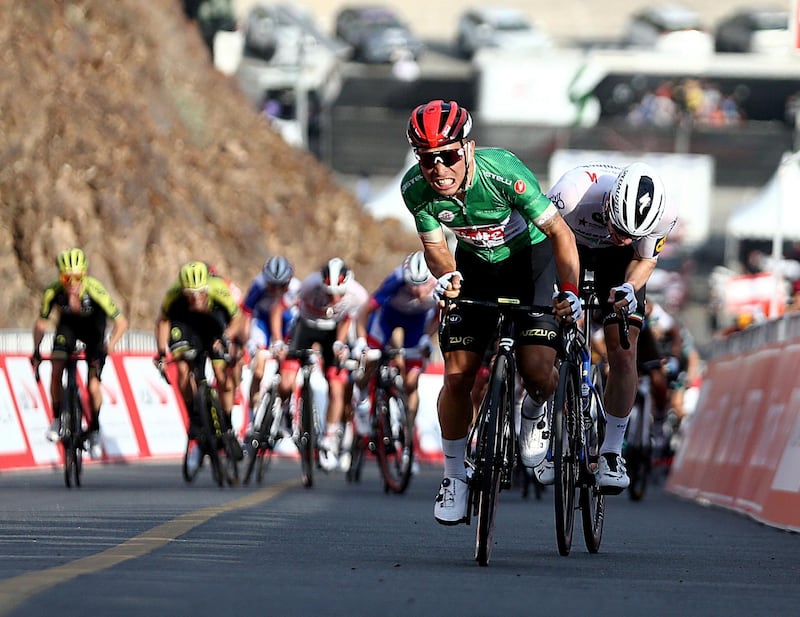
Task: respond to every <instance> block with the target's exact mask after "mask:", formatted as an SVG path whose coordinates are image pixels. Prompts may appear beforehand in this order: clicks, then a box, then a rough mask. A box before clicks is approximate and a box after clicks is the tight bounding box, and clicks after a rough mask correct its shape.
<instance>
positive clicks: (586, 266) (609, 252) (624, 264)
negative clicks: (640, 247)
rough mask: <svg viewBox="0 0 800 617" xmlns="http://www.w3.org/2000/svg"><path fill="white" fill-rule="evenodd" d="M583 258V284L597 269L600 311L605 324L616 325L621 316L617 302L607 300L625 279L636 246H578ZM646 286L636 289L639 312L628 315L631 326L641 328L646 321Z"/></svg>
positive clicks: (596, 279)
mask: <svg viewBox="0 0 800 617" xmlns="http://www.w3.org/2000/svg"><path fill="white" fill-rule="evenodd" d="M578 254H579V255H580V258H581V285H582V284H583V273H584V271H586V270H594V289H595V293H596V294H597V299H598V300H599V301H600V306H601V307H602V308H601V310H600V312H601V313H602V317H603V325H609V324H616V323H618V321H619V319H618V318H617V315H616V313H614V308H613V304H611V302H607V300H608V296H609V294H610V293H611V288H612V287H619V286H620V285H622V284H623V283H624V282H625V272H626V271H627V269H628V266H629V265H630V263H631V261H632V260H633V247H632V246H610V247H605V248H589V247H586V246H582V245H580V244H579V245H578ZM645 287H646V286H643V287H642V288H641V289H640V290H639V291H637V292H636V294H635V295H636V303H637V306H636V311H635V312H633V313H631V314H630V315H629V316H628V321H629V323H630V325H631V327H635V328H637V329H639V330H641V328H642V321H643V320H644V303H645Z"/></svg>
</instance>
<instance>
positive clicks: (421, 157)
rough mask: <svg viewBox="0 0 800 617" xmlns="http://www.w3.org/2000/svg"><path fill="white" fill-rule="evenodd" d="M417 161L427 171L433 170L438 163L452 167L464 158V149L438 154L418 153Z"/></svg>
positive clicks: (441, 151)
mask: <svg viewBox="0 0 800 617" xmlns="http://www.w3.org/2000/svg"><path fill="white" fill-rule="evenodd" d="M416 155H417V160H418V161H419V164H420V165H421V166H422V167H424V168H425V169H433V168H434V167H435V166H436V163H441V164H442V165H444V166H445V167H452V166H453V165H455V164H456V163H458V162H459V161H460V160H461V159H463V158H464V148H459V149H458V150H439V151H438V152H417V153H416Z"/></svg>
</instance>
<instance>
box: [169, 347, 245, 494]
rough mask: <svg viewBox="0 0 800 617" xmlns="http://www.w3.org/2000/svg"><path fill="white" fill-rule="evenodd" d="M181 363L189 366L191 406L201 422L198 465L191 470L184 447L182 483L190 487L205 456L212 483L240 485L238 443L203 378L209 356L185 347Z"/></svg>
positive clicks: (217, 400) (205, 379) (203, 352)
mask: <svg viewBox="0 0 800 617" xmlns="http://www.w3.org/2000/svg"><path fill="white" fill-rule="evenodd" d="M180 360H185V361H186V362H188V363H189V375H190V379H191V380H192V382H193V385H192V390H193V391H194V393H195V394H194V397H193V399H192V405H193V406H194V414H195V417H197V418H199V419H200V431H199V434H198V435H197V439H196V440H197V446H198V447H199V448H200V452H201V461H200V462H201V464H200V465H197V466H196V467H195V468H193V469H190V466H189V464H188V458H189V448H190V445H191V442H189V443H187V445H186V452H185V453H184V455H183V469H182V471H183V479H184V480H185V481H186V482H189V483H191V482H193V481H194V479H195V477H196V476H197V473H198V472H199V470H200V468H201V467H202V459H203V458H204V457H205V456H208V458H209V460H210V461H211V477H212V478H213V479H214V482H215V483H216V484H217V485H218V486H220V487H222V486H224V484H225V483H226V482H227V484H228V485H229V486H234V485H236V484H238V483H239V465H238V461H239V460H241V458H242V451H241V446H240V445H239V442H238V441H237V440H236V438H235V436H234V435H233V433H232V432H231V431H230V426H228V420H227V418H226V417H225V414H224V413H223V411H222V407H221V406H220V403H219V398H218V395H217V392H216V390H215V389H214V388H212V387H211V384H210V383H209V380H208V376H207V375H206V363H207V360H208V353H207V352H206V351H205V350H202V351H198V350H197V349H194V348H188V345H187V349H186V350H185V351H184V352H183V353H182V354H181V356H180ZM173 361H174V360H173Z"/></svg>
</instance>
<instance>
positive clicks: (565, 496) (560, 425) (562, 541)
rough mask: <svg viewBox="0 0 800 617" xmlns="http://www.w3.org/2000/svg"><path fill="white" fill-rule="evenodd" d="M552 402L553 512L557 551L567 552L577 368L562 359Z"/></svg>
mask: <svg viewBox="0 0 800 617" xmlns="http://www.w3.org/2000/svg"><path fill="white" fill-rule="evenodd" d="M558 373H559V374H558V388H557V389H556V395H555V400H554V403H553V437H552V440H553V441H552V443H553V464H554V467H555V489H556V490H555V499H554V502H555V514H556V540H557V542H558V552H559V553H560V554H561V555H569V551H570V549H571V548H572V530H573V526H574V523H575V481H576V472H577V467H578V456H577V445H578V440H577V439H576V436H577V433H578V430H579V426H580V422H579V417H578V414H579V413H580V393H579V391H578V387H577V383H578V378H579V377H578V367H577V366H576V365H575V364H573V363H571V362H567V361H565V362H562V363H561V366H560V367H559V370H558Z"/></svg>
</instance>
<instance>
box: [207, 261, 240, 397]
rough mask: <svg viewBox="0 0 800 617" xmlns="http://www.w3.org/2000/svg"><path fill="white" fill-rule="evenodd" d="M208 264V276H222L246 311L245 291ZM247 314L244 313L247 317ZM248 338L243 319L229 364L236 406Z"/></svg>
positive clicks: (229, 386)
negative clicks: (245, 343)
mask: <svg viewBox="0 0 800 617" xmlns="http://www.w3.org/2000/svg"><path fill="white" fill-rule="evenodd" d="M204 263H205V264H206V266H208V276H210V277H215V278H220V279H222V280H223V281H225V284H226V285H227V286H228V289H230V290H231V297H232V298H233V301H234V302H236V306H238V307H239V310H240V311H242V312H243V311H244V293H243V292H242V288H241V287H239V286H238V285H237V284H236V283H235V282H234V281H233V280H232V279H229V278H228V277H227V276H223V275H222V274H220V272H219V271H218V270H217V268H216V267H215V266H214V265H212V264H210V263H208V262H204ZM245 316H246V315H243V317H245ZM246 340H247V320H246V319H242V322H241V326H240V327H239V334H238V335H237V336H236V338H234V339H233V342H234V343H235V346H234V347H233V352H234V353H233V355H231V356H230V363H229V364H228V386H227V387H228V389H229V390H231V391H232V392H233V406H234V407H235V406H236V405H237V404H239V403H241V401H237V397H238V396H239V392H240V390H239V386H240V385H241V383H242V371H243V369H244V365H245V364H246V363H247V362H248V360H249V359H248V356H247V349H246V348H245V345H244V341H246Z"/></svg>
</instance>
